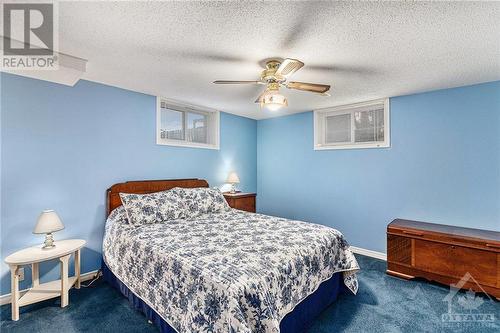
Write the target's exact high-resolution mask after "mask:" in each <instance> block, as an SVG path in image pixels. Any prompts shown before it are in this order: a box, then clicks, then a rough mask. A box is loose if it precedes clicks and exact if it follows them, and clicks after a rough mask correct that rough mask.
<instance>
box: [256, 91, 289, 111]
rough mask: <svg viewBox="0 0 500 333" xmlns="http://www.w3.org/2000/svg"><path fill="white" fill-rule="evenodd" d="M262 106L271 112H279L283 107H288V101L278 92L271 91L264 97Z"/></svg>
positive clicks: (261, 102)
mask: <svg viewBox="0 0 500 333" xmlns="http://www.w3.org/2000/svg"><path fill="white" fill-rule="evenodd" d="M260 106H261V107H265V108H267V109H269V110H271V111H277V110H278V109H280V108H282V107H286V106H288V101H287V99H286V97H285V96H283V95H281V94H280V93H279V92H278V91H274V90H270V91H268V92H267V93H265V94H264V96H262V99H261V101H260Z"/></svg>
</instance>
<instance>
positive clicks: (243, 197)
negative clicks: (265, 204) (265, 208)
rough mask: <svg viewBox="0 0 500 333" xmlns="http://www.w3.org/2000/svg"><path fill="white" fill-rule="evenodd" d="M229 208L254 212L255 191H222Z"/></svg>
mask: <svg viewBox="0 0 500 333" xmlns="http://www.w3.org/2000/svg"><path fill="white" fill-rule="evenodd" d="M223 194H224V198H226V200H227V203H228V204H229V206H230V207H231V208H235V209H239V210H244V211H247V212H250V213H255V197H256V196H257V194H255V193H241V192H240V193H229V192H226V193H223Z"/></svg>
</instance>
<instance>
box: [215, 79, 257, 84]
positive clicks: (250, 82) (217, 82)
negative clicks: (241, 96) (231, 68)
mask: <svg viewBox="0 0 500 333" xmlns="http://www.w3.org/2000/svg"><path fill="white" fill-rule="evenodd" d="M213 83H215V84H265V83H264V82H261V81H228V80H217V81H214V82H213Z"/></svg>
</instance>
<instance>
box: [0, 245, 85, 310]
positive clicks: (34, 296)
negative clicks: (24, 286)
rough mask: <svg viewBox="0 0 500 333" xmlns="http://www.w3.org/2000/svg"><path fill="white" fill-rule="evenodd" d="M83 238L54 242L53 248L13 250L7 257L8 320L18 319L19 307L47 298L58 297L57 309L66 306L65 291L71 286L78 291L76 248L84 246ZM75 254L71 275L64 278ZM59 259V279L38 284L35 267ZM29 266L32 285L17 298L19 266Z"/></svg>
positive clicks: (78, 263)
mask: <svg viewBox="0 0 500 333" xmlns="http://www.w3.org/2000/svg"><path fill="white" fill-rule="evenodd" d="M85 243H86V242H85V241H84V240H83V239H67V240H61V241H57V242H55V245H56V246H55V247H54V248H51V249H42V246H41V245H38V246H33V247H29V248H26V249H24V250H21V251H17V252H15V253H13V254H11V255H10V256H8V257H7V258H5V263H7V264H8V265H9V267H10V280H11V306H12V320H19V307H20V306H25V305H28V304H32V303H36V302H40V301H43V300H46V299H49V298H54V297H59V296H60V297H61V307H62V308H64V307H65V306H67V305H68V303H69V298H68V290H69V289H70V288H71V287H72V286H73V285H74V286H75V288H77V289H79V288H80V249H81V248H82V247H83V246H84V245H85ZM71 254H74V255H75V275H74V276H72V277H68V266H69V258H70V257H71ZM51 259H59V261H60V262H61V279H60V280H55V281H51V282H46V283H40V277H39V269H38V265H39V263H40V262H42V261H47V260H51ZM22 265H31V277H32V283H33V286H32V288H31V289H30V290H28V291H27V292H26V293H25V294H24V295H23V296H21V297H19V266H22Z"/></svg>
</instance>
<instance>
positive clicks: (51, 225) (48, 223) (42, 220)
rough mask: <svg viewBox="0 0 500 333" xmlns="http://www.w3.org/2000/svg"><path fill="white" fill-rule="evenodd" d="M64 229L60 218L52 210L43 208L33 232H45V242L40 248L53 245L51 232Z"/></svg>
mask: <svg viewBox="0 0 500 333" xmlns="http://www.w3.org/2000/svg"><path fill="white" fill-rule="evenodd" d="M62 229H64V224H62V222H61V219H60V218H59V216H58V215H57V213H56V212H55V211H53V210H44V211H43V212H42V213H41V214H40V216H39V217H38V220H37V222H36V226H35V229H33V233H34V234H45V242H44V243H43V247H42V249H51V248H53V247H55V246H56V245H55V244H54V238H52V233H53V232H56V231H59V230H62Z"/></svg>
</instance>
